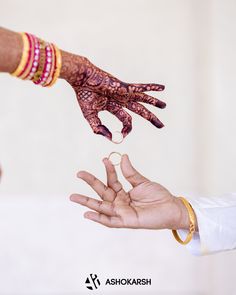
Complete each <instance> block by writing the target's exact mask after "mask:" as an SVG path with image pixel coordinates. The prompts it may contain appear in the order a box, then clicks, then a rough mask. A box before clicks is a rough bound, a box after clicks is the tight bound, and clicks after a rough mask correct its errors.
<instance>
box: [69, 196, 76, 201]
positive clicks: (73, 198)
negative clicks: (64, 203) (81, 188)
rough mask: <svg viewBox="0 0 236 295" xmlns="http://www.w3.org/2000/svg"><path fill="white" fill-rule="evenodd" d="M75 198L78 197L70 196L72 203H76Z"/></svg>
mask: <svg viewBox="0 0 236 295" xmlns="http://www.w3.org/2000/svg"><path fill="white" fill-rule="evenodd" d="M75 197H76V194H72V195H70V201H72V202H74V201H75Z"/></svg>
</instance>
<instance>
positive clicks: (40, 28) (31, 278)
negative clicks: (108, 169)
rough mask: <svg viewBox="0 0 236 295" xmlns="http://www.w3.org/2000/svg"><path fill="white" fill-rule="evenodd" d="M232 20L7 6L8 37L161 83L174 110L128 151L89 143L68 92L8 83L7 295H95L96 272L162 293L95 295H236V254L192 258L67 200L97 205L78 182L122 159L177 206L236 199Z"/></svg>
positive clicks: (1, 224) (224, 15)
mask: <svg viewBox="0 0 236 295" xmlns="http://www.w3.org/2000/svg"><path fill="white" fill-rule="evenodd" d="M235 12H236V2H235V1H233V0H225V1H220V0H215V1H213V0H212V1H210V0H209V1H207V0H198V1H197V0H196V1H194V0H178V1H177V0H165V1H164V0H162V1H161V0H157V1H154V0H137V1H135V0H129V1H124V0H120V1H114V0H110V1H109V0H100V1H95V0H94V1H91V0H90V1H82V0H80V1H79V0H77V1H75V0H74V1H72V0H67V1H55V0H54V1H46V0H41V1H38V2H36V1H28V0H27V1H13V0H10V1H3V0H0V20H1V26H3V27H6V28H9V29H12V30H15V31H28V32H31V33H34V34H36V35H38V36H40V37H42V38H44V39H45V40H49V41H53V42H55V43H56V44H57V45H58V46H59V47H60V48H63V49H65V50H67V51H71V52H74V53H78V54H80V55H84V56H87V57H88V58H89V59H90V60H91V61H92V62H93V63H95V64H96V65H97V66H99V67H101V68H103V69H104V70H106V71H108V72H110V73H112V74H113V75H115V76H117V77H119V78H121V79H122V80H124V81H127V82H157V83H163V84H165V85H166V90H165V91H164V93H161V94H154V95H156V97H159V98H161V99H163V100H164V101H166V102H167V108H166V109H165V110H154V109H153V111H155V112H156V114H158V116H159V118H160V119H161V120H162V121H163V122H164V124H165V125H166V127H165V128H163V129H162V130H157V129H155V128H154V127H153V126H152V125H150V124H149V123H148V122H145V121H144V120H142V119H141V118H139V117H137V116H136V115H134V116H133V119H134V120H133V127H134V130H133V132H132V134H131V135H130V136H129V137H128V138H127V139H126V140H125V142H124V143H122V144H121V145H119V146H117V145H114V144H112V143H109V142H108V141H106V140H105V139H103V138H102V137H101V136H95V135H94V134H93V133H92V132H91V130H90V127H89V126H88V124H87V122H85V120H84V118H83V116H82V113H81V111H80V109H79V107H78V105H77V102H76V99H75V95H74V93H73V90H72V89H71V88H70V87H69V86H68V85H67V84H66V83H65V82H64V81H59V82H58V83H57V84H56V85H55V87H53V88H52V89H42V88H40V87H36V86H35V85H33V84H31V83H29V82H22V81H20V80H17V79H14V78H11V77H10V76H9V75H5V74H2V75H1V77H0V83H1V84H0V85H1V89H0V95H1V99H0V161H1V166H2V168H3V178H2V182H1V185H0V196H1V197H0V294H4V295H9V294H15V295H16V294H17V295H20V294H21V295H22V294H24V295H25V294H27V295H28V294H30V295H36V294H37V295H46V294H47V295H48V294H50V295H55V294H60V295H62V294H63V295H68V294H87V293H88V294H90V293H91V291H86V288H85V286H84V281H85V278H86V276H87V275H88V274H89V273H91V272H93V273H97V274H98V275H99V276H100V278H101V280H103V279H105V278H106V277H134V278H138V277H147V278H152V286H151V287H146V288H145V287H142V288H141V287H139V288H137V289H136V288H135V287H132V288H118V287H113V288H111V287H110V288H105V287H101V288H100V291H99V292H97V293H96V294H121V293H122V294H126V293H128V294H132V292H134V291H135V294H181V295H182V294H186V295H187V294H188V295H195V294H199V295H218V294H219V295H221V294H225V295H231V294H232V295H233V294H235V282H234V280H235V265H236V252H231V253H230V252H229V253H222V254H218V255H215V256H209V257H200V258H196V257H192V256H191V255H190V254H189V253H188V252H187V250H186V249H185V248H184V247H181V246H178V245H177V243H176V242H175V241H174V240H173V238H172V236H171V233H170V232H167V231H161V232H155V231H143V230H142V231H141V230H138V231H134V230H111V229H107V228H103V227H101V226H99V225H97V224H93V223H91V222H89V221H87V220H84V219H83V212H84V208H80V207H79V206H78V205H76V204H74V203H70V201H69V199H68V197H69V195H70V194H71V193H73V192H80V193H83V194H87V195H90V196H94V193H93V192H92V191H91V190H90V189H89V188H88V187H87V186H86V185H85V184H84V183H82V182H81V181H79V180H77V179H76V176H75V175H76V172H77V171H78V170H81V169H83V170H84V169H85V170H88V171H90V172H92V173H94V174H95V175H96V176H98V177H99V178H101V179H102V180H105V173H104V168H103V165H102V162H101V160H102V158H103V157H104V156H107V155H108V154H109V153H110V152H111V151H114V150H115V151H119V152H122V153H123V152H125V153H128V154H129V155H130V158H131V160H132V161H133V163H134V165H135V166H136V167H137V168H138V169H139V170H140V171H141V172H142V173H143V174H144V175H145V176H147V177H149V178H151V179H153V180H156V181H158V182H160V183H161V184H163V185H165V186H166V187H167V188H168V189H169V190H171V191H172V193H174V194H176V195H179V194H185V195H186V194H188V193H191V194H192V193H195V194H196V195H201V194H204V195H206V194H207V195H210V196H211V195H214V194H221V193H223V192H230V191H236V187H235V186H236V185H235V181H234V180H235V173H234V163H235V162H236V152H235V150H236V141H235V131H236V130H235V129H236V127H235V126H236V122H235V107H236V100H235V94H236V93H235V68H236V61H235V60H236V59H235V52H236V34H235V25H236V18H235ZM102 118H103V120H104V122H106V123H107V125H109V126H110V127H111V129H112V130H113V131H115V130H117V129H120V128H121V126H120V123H119V122H117V121H116V120H115V119H114V118H112V117H111V116H110V115H106V114H102ZM83 292H84V293H83Z"/></svg>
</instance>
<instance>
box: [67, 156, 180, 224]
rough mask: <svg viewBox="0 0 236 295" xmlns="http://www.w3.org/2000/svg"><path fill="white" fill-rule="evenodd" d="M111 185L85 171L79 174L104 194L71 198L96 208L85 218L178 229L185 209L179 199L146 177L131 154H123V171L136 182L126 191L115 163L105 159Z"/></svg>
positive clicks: (103, 222)
mask: <svg viewBox="0 0 236 295" xmlns="http://www.w3.org/2000/svg"><path fill="white" fill-rule="evenodd" d="M103 162H104V165H105V168H106V172H107V185H105V184H104V183H103V182H101V181H100V180H98V179H97V178H96V177H95V176H93V175H92V174H90V173H88V172H85V171H81V172H79V173H78V177H79V178H81V179H83V180H84V181H85V182H87V183H88V184H89V185H90V186H91V187H92V188H93V189H94V190H95V191H96V193H97V194H98V195H99V196H100V197H101V199H102V200H96V199H93V198H90V197H87V196H84V195H79V194H73V195H72V196H71V200H72V201H74V202H76V203H79V204H80V205H83V206H86V207H88V208H89V209H92V210H93V211H88V212H86V213H85V217H86V218H88V219H90V220H93V221H95V222H98V223H101V224H103V225H105V226H108V227H117V228H121V227H125V228H146V229H164V228H174V227H175V224H176V222H177V220H178V219H179V218H180V215H181V212H180V209H179V204H178V201H177V198H175V197H174V196H172V195H171V193H170V192H169V191H168V190H167V189H165V188H164V187H163V186H161V185H160V184H158V183H155V182H151V181H150V180H148V179H147V178H145V177H144V176H142V175H141V174H140V173H139V172H138V171H137V170H135V169H134V168H133V166H132V165H131V163H130V161H129V158H128V156H127V155H124V156H122V161H121V170H122V174H123V175H124V177H125V178H126V179H127V180H128V181H129V183H130V184H131V185H132V187H133V188H132V189H131V190H130V191H129V192H126V191H125V190H124V189H123V187H122V184H121V183H120V182H119V180H118V177H117V173H116V171H115V168H114V166H113V165H112V163H111V162H110V161H109V160H108V159H104V161H103Z"/></svg>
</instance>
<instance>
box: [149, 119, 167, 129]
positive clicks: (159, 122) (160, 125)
mask: <svg viewBox="0 0 236 295" xmlns="http://www.w3.org/2000/svg"><path fill="white" fill-rule="evenodd" d="M151 123H152V124H153V125H154V126H156V127H157V128H163V127H164V124H163V123H162V122H161V121H159V120H158V119H156V118H154V119H151Z"/></svg>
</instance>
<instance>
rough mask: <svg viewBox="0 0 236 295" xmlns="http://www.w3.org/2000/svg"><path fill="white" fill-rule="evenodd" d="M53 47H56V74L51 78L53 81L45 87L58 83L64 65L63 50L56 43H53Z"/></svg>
mask: <svg viewBox="0 0 236 295" xmlns="http://www.w3.org/2000/svg"><path fill="white" fill-rule="evenodd" d="M53 47H54V52H55V58H56V66H55V71H54V75H53V77H52V79H51V82H49V83H48V84H46V85H45V87H51V86H53V85H54V84H55V83H56V81H57V79H58V77H59V76H60V72H61V66H62V58H61V51H60V50H59V49H58V48H57V46H56V45H54V44H53Z"/></svg>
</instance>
